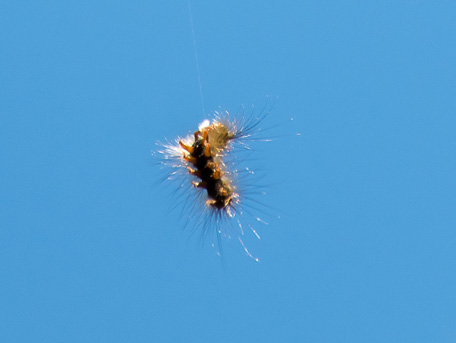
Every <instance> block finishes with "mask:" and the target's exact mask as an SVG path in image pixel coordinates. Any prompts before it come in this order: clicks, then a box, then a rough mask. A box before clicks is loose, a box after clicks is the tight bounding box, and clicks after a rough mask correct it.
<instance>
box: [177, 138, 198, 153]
mask: <svg viewBox="0 0 456 343" xmlns="http://www.w3.org/2000/svg"><path fill="white" fill-rule="evenodd" d="M179 144H180V146H181V147H182V149H184V150H186V151H188V152H189V153H190V154H193V152H194V151H195V148H193V147H192V146H191V145H187V144H185V143H184V142H182V141H181V140H180V141H179Z"/></svg>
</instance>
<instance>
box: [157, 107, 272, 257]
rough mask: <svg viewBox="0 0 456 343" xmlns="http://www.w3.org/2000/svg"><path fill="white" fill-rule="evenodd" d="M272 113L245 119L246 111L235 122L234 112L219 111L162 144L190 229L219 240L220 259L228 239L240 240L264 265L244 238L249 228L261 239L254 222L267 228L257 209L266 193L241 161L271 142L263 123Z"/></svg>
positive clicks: (162, 156)
mask: <svg viewBox="0 0 456 343" xmlns="http://www.w3.org/2000/svg"><path fill="white" fill-rule="evenodd" d="M268 113H269V112H268V111H266V110H263V111H261V112H260V113H259V114H258V115H255V114H254V111H252V113H251V114H250V115H248V116H247V117H245V116H244V114H243V112H241V113H239V114H238V115H236V116H234V117H233V116H231V115H230V113H229V112H228V111H224V112H215V113H214V115H213V117H212V118H211V119H206V120H204V121H203V122H202V123H201V124H200V125H198V128H197V130H195V131H194V132H193V133H191V134H189V135H187V136H186V137H177V138H176V139H175V140H173V141H171V142H169V141H168V142H166V143H157V144H158V146H159V148H158V149H157V151H156V152H157V153H158V155H159V157H160V159H159V163H160V164H161V166H162V168H164V169H165V170H167V175H166V178H165V179H164V180H166V181H169V180H171V181H176V185H177V193H179V194H180V195H181V199H183V200H181V201H180V203H179V205H182V206H183V209H184V211H183V212H184V213H187V218H186V225H190V226H193V229H194V230H198V229H201V233H202V235H203V236H207V235H211V236H214V235H215V237H216V239H217V248H218V254H219V255H220V251H221V249H222V242H221V239H222V237H226V238H228V239H230V238H233V237H237V240H238V241H239V242H240V244H241V246H242V248H243V250H244V252H245V253H246V254H247V255H248V256H250V257H251V258H253V259H254V260H255V261H259V259H258V258H257V257H254V256H253V255H252V254H251V253H250V252H249V250H248V249H247V247H246V245H245V244H244V240H243V236H244V228H245V227H248V228H249V229H250V231H251V232H252V233H253V234H254V235H255V236H256V237H257V238H258V239H259V238H260V237H259V235H258V234H257V232H256V230H255V229H254V227H253V224H252V222H251V220H252V219H253V220H254V221H255V222H261V223H263V224H267V223H266V222H265V221H264V220H262V219H261V218H260V217H258V216H257V215H256V214H254V213H251V210H252V211H253V210H257V209H259V208H258V206H259V204H260V203H261V201H259V200H258V199H255V198H256V197H257V196H258V195H259V194H261V195H264V194H266V193H265V192H264V189H262V187H261V186H259V185H256V184H255V182H254V180H252V178H254V176H255V173H254V171H252V169H251V168H250V167H248V166H245V165H244V164H243V163H242V161H241V160H242V158H239V156H240V155H243V154H245V153H249V152H251V147H250V144H252V143H253V142H256V141H269V140H268V139H264V138H262V137H261V135H260V134H261V133H262V129H261V125H260V124H262V122H263V120H264V119H265V118H266V117H267V115H268ZM184 194H185V196H184ZM193 196H195V198H193ZM192 198H193V199H192ZM252 201H253V203H254V204H255V205H253V203H252ZM259 210H260V211H261V209H259ZM212 246H214V247H215V242H212Z"/></svg>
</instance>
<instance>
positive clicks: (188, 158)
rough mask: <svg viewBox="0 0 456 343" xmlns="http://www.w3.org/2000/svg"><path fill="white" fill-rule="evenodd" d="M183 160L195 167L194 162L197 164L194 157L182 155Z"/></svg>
mask: <svg viewBox="0 0 456 343" xmlns="http://www.w3.org/2000/svg"><path fill="white" fill-rule="evenodd" d="M183 159H184V160H186V161H187V162H189V163H191V164H193V165H196V162H197V160H196V157H193V156H186V155H184V156H183Z"/></svg>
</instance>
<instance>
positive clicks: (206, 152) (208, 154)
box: [204, 143, 211, 157]
mask: <svg viewBox="0 0 456 343" xmlns="http://www.w3.org/2000/svg"><path fill="white" fill-rule="evenodd" d="M204 156H205V157H211V146H210V145H209V143H206V145H205V146H204Z"/></svg>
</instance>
